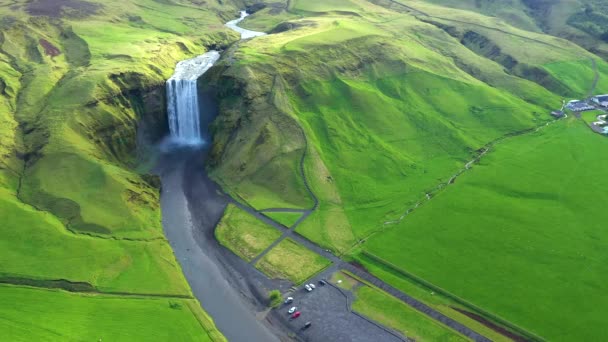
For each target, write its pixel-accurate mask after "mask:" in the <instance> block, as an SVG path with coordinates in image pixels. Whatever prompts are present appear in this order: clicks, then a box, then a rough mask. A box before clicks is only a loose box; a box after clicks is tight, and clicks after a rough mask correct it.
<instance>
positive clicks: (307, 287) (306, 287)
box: [304, 284, 312, 292]
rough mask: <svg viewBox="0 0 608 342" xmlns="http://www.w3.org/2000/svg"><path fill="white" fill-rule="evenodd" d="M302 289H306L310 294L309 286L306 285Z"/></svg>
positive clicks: (310, 288)
mask: <svg viewBox="0 0 608 342" xmlns="http://www.w3.org/2000/svg"><path fill="white" fill-rule="evenodd" d="M304 288H305V289H306V291H308V292H310V291H312V287H310V285H308V284H306V285H304Z"/></svg>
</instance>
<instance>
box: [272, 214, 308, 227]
mask: <svg viewBox="0 0 608 342" xmlns="http://www.w3.org/2000/svg"><path fill="white" fill-rule="evenodd" d="M264 215H266V216H268V217H270V218H271V219H273V220H275V221H277V222H279V223H280V224H282V225H284V226H285V227H287V228H289V227H291V226H293V225H294V224H295V223H296V221H298V220H299V219H300V217H302V213H288V212H284V213H282V212H265V213H264Z"/></svg>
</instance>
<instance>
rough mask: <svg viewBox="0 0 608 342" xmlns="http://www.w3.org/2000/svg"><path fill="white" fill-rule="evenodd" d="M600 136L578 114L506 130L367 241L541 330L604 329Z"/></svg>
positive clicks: (551, 335)
mask: <svg viewBox="0 0 608 342" xmlns="http://www.w3.org/2000/svg"><path fill="white" fill-rule="evenodd" d="M607 146H608V140H606V138H605V137H601V136H599V135H596V134H591V132H590V130H589V129H588V127H586V124H585V123H584V122H582V121H580V120H575V119H568V120H564V121H560V122H558V123H556V124H553V125H550V126H549V127H547V128H544V129H542V130H540V131H538V132H536V133H533V134H529V135H526V136H523V137H518V138H513V139H509V140H506V141H505V142H504V143H501V144H498V145H497V146H496V148H495V151H493V152H491V153H489V154H488V156H487V157H485V158H484V159H482V161H481V162H480V164H479V165H476V166H475V167H474V168H473V169H472V170H471V171H470V172H468V173H466V174H464V175H463V176H462V177H461V178H458V180H457V181H456V182H455V184H454V185H452V186H450V187H449V188H447V189H446V190H445V191H444V192H441V193H440V194H438V195H437V196H436V198H435V199H433V200H432V201H430V202H428V203H427V204H425V205H424V206H423V207H421V208H420V209H418V210H416V211H415V212H414V213H413V214H411V216H409V217H408V219H407V220H404V221H403V222H402V223H401V224H399V225H397V226H395V227H394V228H390V229H389V230H387V231H386V232H384V233H382V234H379V235H377V236H375V237H373V238H372V239H370V240H369V241H368V242H367V243H366V246H365V250H367V251H369V252H371V253H373V254H374V255H376V256H379V257H380V258H382V259H384V260H387V261H389V262H390V263H392V264H394V265H396V266H397V267H399V268H402V269H403V270H405V271H407V272H411V273H413V274H414V275H416V276H419V277H422V278H423V279H425V280H427V281H429V282H431V283H433V284H435V285H436V286H439V287H441V288H443V289H445V290H447V291H449V292H451V293H453V294H455V295H456V296H459V297H461V298H464V299H465V300H468V301H470V302H472V303H473V304H475V305H477V306H479V307H482V308H484V309H486V310H488V311H490V312H492V313H495V314H497V315H499V316H500V317H502V318H504V319H506V320H508V321H511V322H512V323H515V324H517V325H519V326H521V327H523V328H525V329H527V330H529V331H532V332H533V333H536V334H538V335H540V336H543V337H545V338H547V339H548V340H560V341H570V340H574V339H581V340H586V341H592V340H601V339H604V338H605V337H606V330H605V327H604V325H603V324H602V323H601V322H602V321H603V319H604V317H605V310H604V308H605V305H606V303H605V302H604V299H605V296H603V292H604V291H605V290H606V285H605V284H606V280H607V279H606V273H607V272H606V271H607V269H606V256H605V253H604V250H605V241H606V237H607V236H608V231H607V230H606V229H605V225H604V223H603V219H602V218H601V214H600V213H601V210H599V211H598V209H597V207H596V205H597V204H599V205H600V207H601V203H604V202H606V200H607V198H606V193H605V192H603V191H598V190H599V189H603V188H605V187H606V185H607V184H606V182H607V181H606V177H604V174H605V170H606V168H607V167H608V165H606V161H605V160H604V159H602V158H598V155H600V154H601V153H602V151H603V150H605V149H606V147H607ZM591 298H593V300H590V299H591ZM571 312H577V314H576V315H571V316H568V319H567V320H563V317H565V316H567V315H568V313H571ZM583 326H584V327H585V328H584V329H581V327H583Z"/></svg>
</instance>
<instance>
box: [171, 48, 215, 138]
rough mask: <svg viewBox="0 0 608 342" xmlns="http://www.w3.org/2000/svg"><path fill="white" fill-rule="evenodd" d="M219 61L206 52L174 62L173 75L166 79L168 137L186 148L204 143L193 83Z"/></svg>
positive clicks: (195, 85)
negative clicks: (169, 135) (175, 63)
mask: <svg viewBox="0 0 608 342" xmlns="http://www.w3.org/2000/svg"><path fill="white" fill-rule="evenodd" d="M219 58H220V54H219V52H217V51H209V52H207V53H205V54H202V55H200V56H197V57H195V58H192V59H187V60H184V61H181V62H179V63H177V66H176V67H175V72H174V73H173V76H171V78H170V79H169V80H167V111H168V114H169V130H170V132H171V138H172V139H173V140H174V141H176V142H178V143H180V144H186V145H200V144H202V143H204V139H203V136H202V133H201V119H200V109H199V101H198V89H197V80H198V78H199V77H201V75H203V74H204V73H205V72H206V71H207V70H209V68H211V67H212V66H213V63H215V62H216V61H217V60H218V59H219Z"/></svg>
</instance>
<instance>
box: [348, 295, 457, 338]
mask: <svg viewBox="0 0 608 342" xmlns="http://www.w3.org/2000/svg"><path fill="white" fill-rule="evenodd" d="M355 296H356V300H355V301H354V302H353V310H355V311H357V312H359V313H361V314H363V315H365V316H367V317H369V318H371V319H373V320H375V321H377V322H380V323H382V324H385V325H387V326H389V327H391V328H393V329H396V330H397V331H399V332H401V333H402V334H403V335H405V336H407V337H408V338H413V339H415V340H416V341H468V339H467V338H465V337H463V336H461V335H458V334H457V333H455V332H453V331H451V330H450V329H448V328H445V327H444V326H442V325H440V324H439V323H436V322H435V321H433V320H431V319H429V318H428V317H426V316H425V315H424V314H421V313H420V312H418V311H416V310H415V309H413V308H412V307H410V306H408V305H407V304H404V303H403V302H401V301H400V300H398V299H396V298H394V297H392V296H391V295H389V294H387V293H385V292H382V291H380V290H378V289H375V288H372V287H370V286H362V287H360V288H358V289H357V290H356V292H355Z"/></svg>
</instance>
